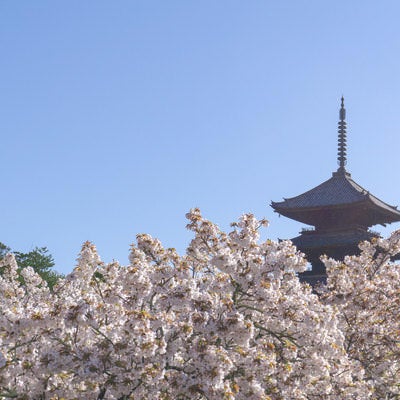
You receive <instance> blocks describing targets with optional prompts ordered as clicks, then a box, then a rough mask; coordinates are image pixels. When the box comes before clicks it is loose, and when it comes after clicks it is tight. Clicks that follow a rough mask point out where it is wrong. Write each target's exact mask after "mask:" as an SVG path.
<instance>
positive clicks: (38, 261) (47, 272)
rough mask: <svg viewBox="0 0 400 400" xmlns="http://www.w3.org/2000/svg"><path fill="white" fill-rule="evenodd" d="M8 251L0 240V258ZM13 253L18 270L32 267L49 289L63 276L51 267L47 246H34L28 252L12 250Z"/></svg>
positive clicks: (52, 264)
mask: <svg viewBox="0 0 400 400" xmlns="http://www.w3.org/2000/svg"><path fill="white" fill-rule="evenodd" d="M9 252H11V249H10V248H9V247H8V246H6V245H5V244H4V243H1V242H0V258H2V257H4V256H5V255H6V254H7V253H9ZM14 255H15V258H16V260H17V263H18V267H19V268H20V270H22V269H23V268H26V267H32V268H33V269H34V271H35V272H36V273H37V274H39V275H40V276H41V278H42V279H43V280H44V281H46V282H47V284H48V285H49V287H50V289H52V288H53V287H54V285H55V284H56V283H57V281H58V280H59V279H60V278H62V277H63V275H62V274H59V273H58V272H56V271H55V270H54V269H53V267H54V259H53V256H52V255H51V254H50V253H49V250H48V249H47V247H35V248H34V249H33V250H31V251H30V252H28V253H22V252H20V251H14ZM21 280H22V277H21Z"/></svg>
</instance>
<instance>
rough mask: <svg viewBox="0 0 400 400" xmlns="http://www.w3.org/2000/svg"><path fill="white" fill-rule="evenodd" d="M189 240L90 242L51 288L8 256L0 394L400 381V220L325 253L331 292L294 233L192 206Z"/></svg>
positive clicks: (255, 397) (287, 395)
mask: <svg viewBox="0 0 400 400" xmlns="http://www.w3.org/2000/svg"><path fill="white" fill-rule="evenodd" d="M187 218H188V220H189V224H188V228H189V229H190V230H191V231H192V232H193V234H194V238H193V240H192V241H191V243H190V244H189V246H188V248H187V251H186V254H185V255H183V256H181V255H179V254H178V253H177V252H176V251H175V250H174V249H166V248H164V247H163V246H162V245H161V243H160V242H159V241H158V240H157V239H154V238H152V237H151V236H149V235H145V234H141V235H138V236H137V241H136V244H134V245H132V246H131V252H130V257H129V265H127V266H121V265H120V264H118V263H117V262H112V263H103V262H102V261H101V259H100V257H99V256H98V254H97V251H96V248H95V247H94V245H93V244H91V243H89V242H87V243H85V244H84V245H83V247H82V250H81V252H80V254H79V257H78V261H77V266H76V267H75V269H74V270H73V272H72V273H71V274H69V275H68V276H66V277H65V278H63V279H61V280H60V281H59V283H58V285H57V286H56V287H55V288H54V289H53V290H50V289H49V288H48V286H47V284H46V282H44V281H42V280H41V278H40V277H39V276H38V275H37V274H35V272H34V271H33V270H32V269H31V268H25V269H23V271H22V273H23V279H22V280H21V279H20V276H19V275H18V266H17V264H16V262H15V259H14V258H13V256H12V255H8V256H6V257H5V258H4V259H3V260H1V264H0V268H1V275H0V299H1V300H0V307H1V312H0V399H5V398H16V399H37V400H39V399H43V400H44V399H46V400H47V399H48V400H61V399H71V400H72V399H89V400H90V399H93V400H95V399H96V400H100V399H110V400H112V399H119V400H128V399H131V400H139V399H148V400H153V399H154V400H157V399H160V400H186V399H187V400H189V399H190V400H192V399H193V400H206V399H207V400H235V399H236V400H240V399H246V400H290V399H293V400H294V399H296V400H302V399H304V400H305V399H332V400H333V399H335V400H336V399H343V400H345V399H369V398H371V399H383V398H388V399H389V398H397V397H396V396H398V395H399V390H398V388H399V383H400V374H399V368H400V365H399V359H400V346H399V333H400V324H399V321H400V318H399V310H400V307H399V306H400V304H399V302H400V300H399V298H400V279H399V278H400V276H399V275H400V269H399V268H398V267H397V265H396V264H394V263H393V262H391V258H392V257H393V256H394V255H395V254H396V253H397V252H398V251H399V248H400V244H399V243H400V240H399V237H400V234H394V235H393V236H392V237H391V238H390V239H389V240H387V241H384V240H377V241H376V242H375V243H364V244H363V248H362V254H361V256H359V257H348V258H346V259H345V261H344V262H337V261H334V260H330V259H325V262H326V265H327V268H328V273H329V278H328V283H327V286H326V287H325V288H323V290H322V292H321V293H320V294H316V293H314V292H313V291H312V289H311V288H310V287H309V286H308V285H306V284H302V283H300V281H299V279H298V273H300V272H302V271H304V270H305V269H306V260H305V258H304V256H303V254H301V253H299V252H298V251H297V250H296V248H295V247H294V246H293V245H292V243H291V242H290V241H280V242H276V241H271V240H267V241H264V242H261V241H260V237H259V228H260V227H261V226H263V225H266V221H264V220H262V221H258V220H257V219H256V218H255V217H254V216H252V215H250V214H246V215H243V216H242V217H241V219H240V220H239V222H237V223H235V224H233V229H232V231H231V232H230V233H225V232H223V231H221V230H220V229H219V228H218V227H217V226H216V225H215V224H213V223H211V222H210V221H208V220H206V219H204V218H203V217H202V216H201V214H200V211H199V210H198V209H193V210H191V212H190V213H188V214H187Z"/></svg>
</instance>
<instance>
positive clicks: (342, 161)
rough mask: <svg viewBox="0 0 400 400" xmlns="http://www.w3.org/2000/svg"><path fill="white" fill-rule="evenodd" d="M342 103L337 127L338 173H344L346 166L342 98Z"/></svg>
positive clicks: (344, 117) (344, 122)
mask: <svg viewBox="0 0 400 400" xmlns="http://www.w3.org/2000/svg"><path fill="white" fill-rule="evenodd" d="M341 100H342V103H341V107H340V111H339V124H338V125H339V127H338V134H339V136H338V164H339V169H338V171H342V172H345V167H344V166H345V165H346V160H347V158H346V155H347V147H346V121H345V120H346V109H345V108H344V97H343V96H342V99H341Z"/></svg>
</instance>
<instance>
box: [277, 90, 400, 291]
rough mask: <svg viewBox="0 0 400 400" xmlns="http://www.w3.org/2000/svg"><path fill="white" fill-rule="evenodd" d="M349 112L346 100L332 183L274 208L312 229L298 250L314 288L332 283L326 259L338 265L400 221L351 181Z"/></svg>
mask: <svg viewBox="0 0 400 400" xmlns="http://www.w3.org/2000/svg"><path fill="white" fill-rule="evenodd" d="M345 119H346V110H345V108H344V99H343V97H342V104H341V108H340V112H339V130H338V131H339V139H338V164H339V168H338V170H337V171H336V172H334V173H333V174H332V177H331V178H330V179H328V180H327V181H325V182H323V183H321V184H320V185H318V186H316V187H315V188H313V189H311V190H309V191H307V192H305V193H303V194H300V195H299V196H296V197H292V198H289V199H285V200H284V201H282V202H272V204H271V206H272V208H273V209H274V210H275V212H277V213H279V214H281V215H284V216H285V217H288V218H291V219H294V220H296V221H299V222H303V223H305V224H307V225H312V226H314V227H315V228H314V229H303V231H302V232H301V234H300V236H297V237H295V238H294V239H292V242H293V244H295V245H296V246H297V248H298V249H299V250H300V251H302V252H303V253H305V255H306V257H307V260H308V261H309V262H310V263H311V265H312V270H311V271H307V272H305V273H303V274H302V276H301V279H302V280H304V281H306V282H309V283H310V284H312V285H314V284H315V283H317V282H318V281H321V282H324V281H325V280H326V271H325V266H324V265H323V264H322V262H321V261H320V256H321V255H322V254H326V255H328V256H329V257H333V258H335V259H337V260H340V259H343V258H344V256H345V255H352V254H358V253H359V249H358V244H359V243H360V242H361V241H363V240H371V239H372V238H373V237H376V236H378V235H379V234H378V233H376V232H372V231H370V230H369V228H370V227H371V226H373V225H377V224H381V225H383V226H385V225H386V224H390V223H392V222H395V221H400V212H399V211H398V210H397V207H393V206H390V205H388V204H386V203H384V202H383V201H382V200H379V199H378V198H377V197H375V196H373V195H372V194H371V193H370V192H369V191H367V190H365V189H364V188H362V187H361V186H360V185H359V184H357V183H356V182H354V181H353V179H351V175H350V173H348V172H347V171H346V168H345V165H346V121H345Z"/></svg>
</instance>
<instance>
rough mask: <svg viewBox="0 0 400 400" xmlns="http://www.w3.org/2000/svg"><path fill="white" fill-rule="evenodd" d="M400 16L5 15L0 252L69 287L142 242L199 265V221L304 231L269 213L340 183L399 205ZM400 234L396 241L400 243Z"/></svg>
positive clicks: (57, 11)
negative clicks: (342, 149) (76, 277)
mask: <svg viewBox="0 0 400 400" xmlns="http://www.w3.org/2000/svg"><path fill="white" fill-rule="evenodd" d="M399 15H400V2H398V1H397V0H393V1H385V0H383V1H380V2H377V1H369V0H367V1H365V0H364V1H361V0H358V1H355V0H354V1H349V0H336V1H320V0H318V1H317V0H314V1H312V0H308V1H305V0H292V1H267V0H258V1H256V0H255V1H238V0H221V1H218V0H202V1H200V0H198V1H192V0H181V1H177V0H159V1H152V0H146V1H139V0H136V1H135V0H119V1H102V0H96V1H81V0H79V1H77V0H69V1H64V0H61V1H51V0H47V1H46V0H38V1H32V0H25V1H24V0H19V1H12V0H8V1H7V0H4V1H1V2H0V21H1V23H0V60H1V62H0V72H1V74H0V82H1V85H0V89H1V96H0V134H1V149H2V151H1V157H0V174H1V183H2V195H1V210H2V217H1V235H0V241H1V242H4V243H5V244H7V245H9V246H10V247H12V248H13V249H15V250H19V251H29V250H31V249H32V248H33V247H34V246H47V247H48V248H49V250H50V252H51V253H52V254H53V256H54V258H55V261H56V267H57V269H58V270H59V271H60V272H69V271H71V270H72V268H73V267H74V265H75V259H76V256H77V254H78V252H79V250H80V247H81V244H82V243H83V242H84V241H86V240H90V241H93V242H94V243H95V244H96V246H97V248H98V250H99V253H100V255H101V256H102V258H103V259H104V260H105V261H111V260H112V259H116V260H119V261H120V262H121V263H123V264H125V263H127V256H128V250H129V245H130V243H132V242H133V241H134V240H135V235H136V234H137V233H142V232H146V233H150V234H151V235H152V236H155V237H158V238H159V239H160V240H161V241H162V242H163V243H164V244H165V246H168V247H176V248H177V249H178V250H179V252H181V253H182V252H184V250H185V247H186V245H187V244H188V242H189V240H190V237H191V235H190V233H189V232H187V231H186V229H185V225H186V220H185V213H186V212H187V211H188V210H189V209H190V208H191V207H195V206H197V207H200V208H201V210H202V212H203V214H204V215H205V216H206V217H207V218H209V219H211V220H213V221H214V222H216V223H218V224H219V225H220V226H221V227H222V228H224V229H228V228H229V223H230V222H232V221H235V220H236V219H237V218H238V217H239V216H240V215H241V214H242V213H244V212H252V213H254V214H256V216H258V217H260V218H262V217H266V218H267V219H269V220H270V223H271V225H270V227H269V228H268V229H267V230H266V231H265V232H264V234H263V235H264V237H270V238H272V239H276V238H291V237H294V236H296V235H297V233H298V232H299V231H300V229H301V228H302V225H301V224H299V223H297V222H293V221H290V220H288V219H286V218H284V217H281V218H278V216H277V214H274V213H273V212H272V209H271V208H270V207H269V204H270V201H271V200H274V201H280V200H281V199H282V198H283V197H292V196H295V195H298V194H300V193H302V192H304V191H306V190H308V189H310V188H312V187H314V186H316V185H317V184H319V183H321V182H322V181H324V180H326V179H328V178H330V176H331V173H332V172H333V171H335V170H336V169H337V161H336V153H337V150H336V148H337V121H338V110H339V105H340V97H341V95H342V94H343V95H344V96H345V103H346V109H347V122H348V165H347V169H348V170H349V171H350V172H351V174H352V177H353V178H354V179H355V180H356V182H358V183H359V184H361V185H362V186H364V187H365V188H366V189H368V190H370V191H371V192H372V193H373V194H375V195H376V196H378V197H380V198H381V199H382V200H384V201H386V202H387V203H389V204H393V205H397V204H400V185H399V162H398V159H399V154H398V153H399V148H400V135H399V131H400V112H399V111H400V24H399ZM399 227H400V226H399V224H397V225H396V224H393V225H392V226H391V227H390V228H389V229H380V230H381V232H384V233H388V232H389V231H390V230H394V229H396V228H399Z"/></svg>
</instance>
